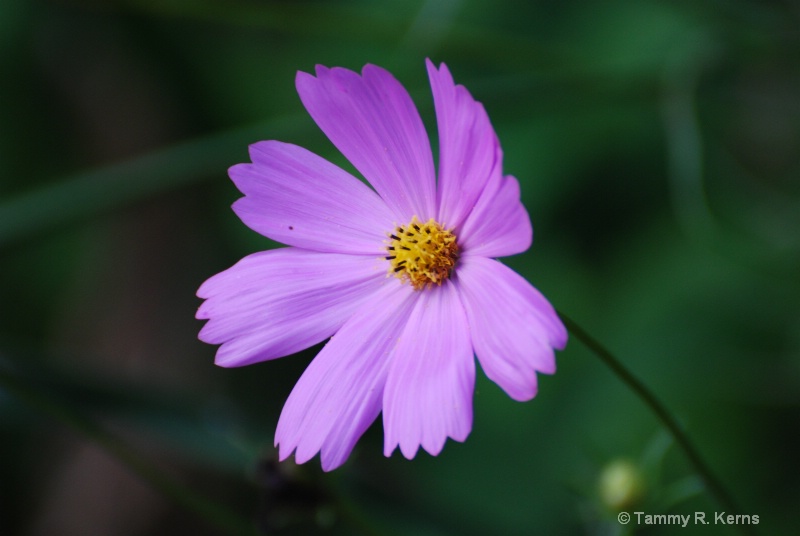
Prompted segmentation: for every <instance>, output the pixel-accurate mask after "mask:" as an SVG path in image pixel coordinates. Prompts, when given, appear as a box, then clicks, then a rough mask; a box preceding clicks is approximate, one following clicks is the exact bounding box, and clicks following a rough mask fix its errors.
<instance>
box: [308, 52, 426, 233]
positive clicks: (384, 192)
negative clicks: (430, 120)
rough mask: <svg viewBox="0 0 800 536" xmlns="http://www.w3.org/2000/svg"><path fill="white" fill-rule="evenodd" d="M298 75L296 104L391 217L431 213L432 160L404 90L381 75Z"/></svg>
mask: <svg viewBox="0 0 800 536" xmlns="http://www.w3.org/2000/svg"><path fill="white" fill-rule="evenodd" d="M316 74H317V76H316V77H314V76H312V75H310V74H308V73H303V72H298V73H297V79H296V85H297V92H298V93H299V94H300V99H301V100H302V101H303V105H305V107H306V109H307V110H308V113H310V114H311V117H313V118H314V121H316V123H317V125H319V127H320V128H321V129H322V131H323V132H325V134H326V135H327V136H328V138H329V139H330V140H331V142H333V144H334V145H335V146H336V147H337V148H338V149H339V150H340V151H341V152H342V154H344V156H346V157H347V159H348V160H350V162H352V164H353V165H354V166H355V167H356V168H357V169H358V170H359V171H360V172H361V173H362V174H363V175H364V177H365V178H366V179H367V180H368V181H369V182H370V183H371V184H372V186H373V187H374V188H375V190H376V191H377V192H378V193H379V194H380V195H381V197H382V198H383V200H384V201H385V202H386V204H387V205H389V206H390V207H391V208H392V209H393V210H394V212H395V215H396V217H397V218H398V221H397V223H407V222H409V221H411V218H412V216H417V217H418V218H419V219H420V220H422V221H427V219H428V218H433V217H434V216H435V215H436V214H435V206H434V204H435V199H436V197H435V190H434V189H435V181H436V179H435V176H434V170H433V156H432V155H431V148H430V142H429V141H428V135H427V133H426V132H425V127H424V125H423V124H422V120H421V119H420V117H419V113H418V112H417V109H416V107H415V106H414V103H413V102H412V101H411V97H409V95H408V93H407V92H406V90H405V89H404V88H403V86H401V85H400V83H399V82H398V81H397V80H396V79H395V78H394V77H393V76H392V75H391V74H390V73H389V72H387V71H385V70H384V69H381V68H380V67H376V66H375V65H367V66H365V67H364V69H363V71H362V74H361V76H359V75H358V74H357V73H354V72H353V71H349V70H347V69H342V68H340V67H334V68H333V69H328V68H326V67H323V66H321V65H318V66H317V69H316Z"/></svg>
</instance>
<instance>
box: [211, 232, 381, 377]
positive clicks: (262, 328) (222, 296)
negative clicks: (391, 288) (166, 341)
mask: <svg viewBox="0 0 800 536" xmlns="http://www.w3.org/2000/svg"><path fill="white" fill-rule="evenodd" d="M386 270H387V267H386V261H383V260H377V259H375V258H372V257H368V256H363V255H341V254H335V253H317V252H311V251H306V250H301V249H296V248H282V249H276V250H271V251H262V252H260V253H254V254H252V255H249V256H247V257H245V258H244V259H242V260H241V261H239V262H238V263H236V264H235V265H234V266H232V267H230V268H228V269H227V270H225V271H224V272H221V273H219V274H217V275H215V276H214V277H212V278H210V279H209V280H208V281H206V282H205V283H203V285H202V286H201V287H200V289H199V290H198V291H197V295H198V296H200V297H201V298H205V299H206V301H205V302H204V303H203V304H202V305H201V306H200V308H199V309H198V311H197V318H201V319H209V320H208V322H207V323H206V325H205V326H203V329H202V330H201V331H200V339H201V340H202V341H205V342H207V343H211V344H222V346H221V347H220V348H219V350H218V351H217V357H216V363H217V365H220V366H223V367H240V366H243V365H249V364H251V363H256V362H259V361H265V360H267V359H274V358H276V357H283V356H286V355H289V354H293V353H295V352H298V351H300V350H302V349H304V348H308V347H309V346H312V345H314V344H317V343H319V342H321V341H324V340H325V339H327V338H328V337H330V336H331V335H333V334H334V333H335V332H336V330H337V329H339V328H340V327H341V326H342V324H343V323H344V321H345V320H346V319H347V318H348V317H349V316H350V315H351V314H352V312H353V311H355V310H356V309H357V308H358V307H359V306H360V305H361V304H362V303H363V302H364V301H365V300H366V299H368V298H369V297H370V296H371V295H372V294H373V293H374V292H375V291H376V290H377V289H378V288H379V287H380V286H381V285H382V284H383V283H384V282H385V281H386Z"/></svg>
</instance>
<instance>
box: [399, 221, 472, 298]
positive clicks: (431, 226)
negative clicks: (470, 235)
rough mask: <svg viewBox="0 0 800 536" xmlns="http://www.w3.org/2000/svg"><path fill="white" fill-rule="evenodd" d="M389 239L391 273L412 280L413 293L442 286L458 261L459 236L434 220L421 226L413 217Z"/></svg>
mask: <svg viewBox="0 0 800 536" xmlns="http://www.w3.org/2000/svg"><path fill="white" fill-rule="evenodd" d="M389 238H390V239H391V242H390V243H389V246H388V247H387V249H388V251H389V255H388V256H387V257H386V259H387V260H389V261H391V267H390V268H389V270H390V273H394V274H395V275H396V276H397V277H399V278H400V279H401V280H403V281H409V282H410V283H411V285H412V286H413V287H414V290H422V289H423V288H425V287H432V286H433V285H441V284H442V282H443V281H444V280H446V279H447V278H448V277H450V273H451V272H452V271H453V267H454V266H455V264H456V260H457V259H458V244H457V243H456V236H455V235H454V234H453V233H452V232H450V231H448V230H446V229H444V228H443V227H442V226H441V225H440V224H439V223H438V222H436V221H435V220H433V218H431V219H430V220H428V222H427V223H422V222H420V221H419V220H418V219H417V217H416V216H414V217H413V218H411V223H409V224H408V225H405V226H403V225H401V226H399V227H397V228H396V229H395V230H394V232H393V233H391V234H389Z"/></svg>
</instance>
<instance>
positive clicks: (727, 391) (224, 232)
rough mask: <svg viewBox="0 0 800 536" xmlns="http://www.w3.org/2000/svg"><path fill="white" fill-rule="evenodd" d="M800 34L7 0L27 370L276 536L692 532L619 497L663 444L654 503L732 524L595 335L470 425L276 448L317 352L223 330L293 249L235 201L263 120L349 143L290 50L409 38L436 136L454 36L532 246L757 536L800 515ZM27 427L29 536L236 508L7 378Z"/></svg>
mask: <svg viewBox="0 0 800 536" xmlns="http://www.w3.org/2000/svg"><path fill="white" fill-rule="evenodd" d="M799 29H800V7H798V4H796V3H794V2H791V1H789V0H786V1H779V0H773V1H768V2H755V1H745V0H727V1H726V0H702V1H693V2H689V1H687V0H683V1H676V2H667V1H665V0H663V1H657V0H612V1H600V0H585V1H583V2H555V1H540V2H529V3H522V2H511V1H500V2H497V1H494V0H463V1H459V0H442V1H428V2H425V1H418V0H390V1H388V2H380V3H377V2H367V1H364V0H361V1H358V0H353V1H344V2H336V1H322V0H319V1H315V2H306V1H299V2H291V1H289V0H284V1H281V2H276V1H257V0H236V1H223V0H199V1H195V0H192V1H189V0H161V1H158V2H156V1H147V0H116V1H114V0H107V1H100V0H60V1H57V0H51V1H43V0H33V1H31V0H4V1H3V2H2V3H0V72H2V73H3V76H2V77H0V95H1V96H2V98H0V248H2V249H0V273H2V282H0V304H2V307H1V308H0V367H1V368H2V370H3V371H6V372H8V373H9V374H13V375H14V376H15V377H17V378H23V379H25V381H27V382H29V383H30V384H31V385H32V386H33V387H32V388H35V389H36V390H38V391H41V392H43V393H47V396H48V397H50V398H51V399H52V400H56V401H58V403H59V404H64V405H65V407H68V408H72V410H74V411H78V412H81V413H82V414H85V415H87V416H89V417H91V418H92V419H93V420H95V421H96V422H99V423H101V424H102V425H103V426H105V427H107V428H108V429H109V430H112V431H113V432H114V433H115V434H117V435H118V436H119V437H121V438H123V439H124V441H126V443H127V444H128V445H129V446H130V448H132V449H135V450H136V451H137V452H140V453H141V454H142V455H143V456H146V457H147V458H148V459H150V460H152V463H153V464H155V466H156V467H159V468H161V470H163V471H164V473H165V474H168V475H170V476H171V477H174V478H175V479H176V480H177V481H180V482H182V483H183V484H185V485H187V486H189V487H190V488H192V489H193V490H195V491H196V492H197V493H198V494H200V495H202V496H205V497H207V498H209V499H211V500H215V501H217V502H219V503H221V504H226V505H228V506H229V507H230V508H231V509H232V510H234V511H236V512H238V513H239V514H240V515H241V516H243V517H244V518H246V519H250V520H252V522H253V523H254V525H255V526H257V527H260V528H261V529H263V530H265V531H269V533H276V534H311V533H315V532H320V533H324V534H358V533H365V534H367V533H372V534H384V533H385V534H398V535H400V534H415V535H442V534H460V535H461V534H463V535H479V534H481V535H482V534H510V535H523V534H532V533H537V534H604V535H605V534H623V533H632V532H633V531H635V529H637V528H638V529H640V532H641V533H642V534H672V533H673V532H674V530H675V528H674V527H641V526H640V527H636V526H635V525H633V524H631V525H629V526H627V527H622V526H620V525H619V524H618V523H617V522H616V512H615V511H613V510H612V509H609V507H608V506H607V505H606V506H604V503H603V501H602V499H601V496H600V493H599V485H600V484H599V482H600V479H601V475H602V474H603V473H604V471H606V470H607V468H608V467H609V464H613V463H614V462H615V460H618V459H627V460H632V462H631V463H633V464H634V467H636V465H635V464H641V466H640V469H641V470H642V471H643V473H642V475H643V478H644V485H643V491H642V495H641V497H638V498H637V500H638V501H640V502H639V503H637V504H641V505H642V506H641V508H643V509H646V511H648V512H649V513H680V514H686V513H693V512H695V511H704V512H709V513H710V514H709V517H713V512H714V511H716V509H717V505H716V504H714V503H713V502H711V501H710V499H709V498H708V496H707V495H705V494H704V493H703V490H702V489H701V487H700V486H699V485H698V483H697V481H696V479H695V478H694V476H693V475H692V473H691V471H690V467H689V466H688V464H687V463H686V460H685V459H684V458H683V457H682V455H681V453H680V452H679V451H677V450H676V449H675V448H674V446H671V445H670V443H669V441H668V440H665V439H664V437H663V431H661V430H660V428H659V425H658V423H657V422H656V420H655V418H654V417H653V415H652V414H651V413H649V412H648V410H647V409H646V408H645V407H644V406H643V405H642V404H641V403H640V401H639V400H638V399H636V398H635V397H634V396H633V395H632V394H631V392H630V391H628V390H627V389H626V388H625V387H624V386H623V385H622V384H621V383H620V382H619V381H617V379H616V378H615V377H614V376H613V375H611V374H610V373H609V371H608V370H607V369H605V368H603V366H602V365H601V364H600V363H599V361H597V360H596V359H595V358H594V357H593V356H591V355H590V354H589V353H588V352H587V351H586V350H585V349H584V348H582V347H581V345H580V344H578V343H577V341H574V340H573V341H572V342H571V344H570V345H569V346H568V348H567V350H566V351H565V352H563V353H561V354H559V365H560V368H559V372H558V373H557V374H556V375H554V376H552V377H543V378H541V381H540V391H539V395H538V396H537V398H536V399H535V400H534V401H533V402H531V403H526V404H519V403H516V402H514V401H512V400H510V399H509V398H508V397H507V396H506V395H505V394H504V393H503V392H502V391H501V390H500V389H499V388H498V387H496V386H495V385H494V384H492V383H491V382H489V381H488V380H487V379H486V378H485V377H479V379H478V383H477V389H476V394H475V423H474V428H473V432H472V434H471V436H470V437H469V439H468V440H467V442H466V443H464V444H457V443H454V442H452V441H451V442H448V444H447V446H446V447H445V449H444V452H443V453H442V454H441V455H440V456H439V457H437V458H432V457H430V456H428V455H426V454H424V453H423V454H420V455H418V456H417V459H415V460H414V461H412V462H409V461H407V460H405V459H403V458H402V456H400V455H399V454H395V455H394V456H393V457H391V458H388V459H387V458H384V457H383V455H382V448H381V441H382V431H381V428H380V422H379V423H378V424H377V425H376V426H373V427H372V428H371V429H370V430H369V431H368V432H367V434H366V435H365V437H364V438H363V439H362V441H361V442H360V443H359V445H358V446H357V447H356V450H355V451H354V453H353V456H352V457H351V460H350V461H349V462H348V463H347V464H346V465H345V466H344V467H343V468H342V469H340V470H337V471H335V472H334V473H331V474H323V473H322V472H321V471H320V469H319V465H318V462H317V461H316V460H315V461H312V462H310V463H309V464H306V465H305V466H300V467H298V466H295V465H293V464H292V463H291V462H285V463H283V464H276V463H275V450H274V449H273V447H272V434H273V431H274V429H275V424H276V422H277V418H278V416H279V414H280V409H281V407H282V404H283V401H284V400H285V399H286V397H287V395H288V393H289V391H290V390H291V388H292V386H293V384H294V382H295V381H296V379H297V378H298V377H299V375H300V374H301V372H302V370H303V369H304V367H305V365H306V364H307V363H308V361H309V360H310V359H311V357H312V356H313V355H314V354H315V353H316V352H317V351H318V350H319V348H318V347H317V348H312V349H310V350H308V351H306V352H302V353H301V354H299V355H297V356H293V357H290V358H286V359H282V360H277V361H273V362H270V363H264V364H260V365H256V366H251V367H247V368H244V369H232V370H226V369H220V368H216V367H214V366H213V355H214V351H215V349H214V348H213V347H210V346H207V345H204V344H202V343H200V342H199V341H198V340H197V338H196V334H197V331H198V330H199V328H200V323H199V322H197V321H196V320H194V318H193V316H194V311H195V308H196V307H197V306H198V304H199V300H198V299H196V298H195V297H194V293H195V290H196V289H197V287H198V286H199V285H200V283H202V281H203V280H204V279H205V278H207V277H209V276H211V275H213V274H214V273H217V272H218V271H220V270H222V269H224V268H227V267H228V266H230V265H231V264H233V263H234V262H235V261H236V260H238V259H239V258H240V257H242V256H243V255H245V254H247V253H250V252H253V251H258V250H260V249H265V248H268V247H273V246H274V244H273V243H271V242H270V241H268V240H266V239H264V238H263V237H260V236H258V235H256V234H255V233H253V232H252V231H249V230H248V229H247V228H246V227H245V226H244V225H242V224H241V223H240V222H239V221H238V220H237V218H236V217H235V215H234V214H233V212H232V211H230V209H229V206H230V203H231V202H233V200H235V199H236V198H237V196H238V195H237V192H236V190H235V188H234V187H233V185H232V184H231V183H230V181H229V180H228V179H227V178H226V168H227V167H228V166H230V165H233V164H235V163H237V162H242V161H245V160H246V159H247V152H246V150H247V144H248V143H252V142H255V141H257V140H260V139H280V140H283V141H289V142H293V143H297V144H299V145H302V146H304V147H307V148H309V149H311V150H313V151H314V152H317V153H318V154H321V155H322V156H324V157H326V158H328V159H330V160H331V161H333V162H336V163H337V164H339V165H342V166H343V167H345V168H348V169H352V167H351V166H350V165H349V164H348V163H347V162H345V161H344V159H343V157H342V156H341V155H339V154H338V153H337V152H336V151H335V149H334V148H333V147H332V145H331V144H330V143H329V142H328V141H327V140H326V139H325V137H324V136H323V135H322V134H321V132H319V130H318V129H317V128H316V126H315V125H314V123H313V121H312V120H311V118H310V117H309V116H308V115H307V114H306V113H305V111H304V109H303V107H302V105H301V103H300V101H299V99H298V98H297V95H296V93H295V89H294V76H295V72H296V71H297V70H303V71H310V70H312V69H313V66H314V65H315V64H317V63H321V64H325V65H339V66H345V67H348V68H351V69H355V70H359V69H360V68H361V67H362V66H363V65H364V64H365V63H375V64H378V65H381V66H383V67H385V68H387V69H389V70H390V71H392V73H393V74H394V75H395V76H396V77H397V78H398V79H399V80H400V81H401V82H402V83H403V84H404V85H405V86H406V87H407V88H408V89H409V91H410V92H411V94H412V96H413V98H414V99H415V101H416V102H417V104H418V106H419V108H420V111H421V113H422V115H423V118H424V120H425V122H426V124H427V125H428V127H429V132H434V131H433V128H434V115H433V108H432V99H431V97H430V90H429V88H428V83H427V79H426V74H425V69H424V58H426V57H430V58H431V59H433V60H434V61H436V62H440V61H444V62H446V63H447V64H448V66H449V67H450V69H451V71H452V72H453V75H454V77H455V79H456V81H457V82H459V83H462V84H464V85H465V86H467V88H469V89H470V91H471V92H472V94H473V95H474V96H475V97H476V98H477V99H478V100H480V101H481V102H483V103H484V104H485V106H486V108H487V110H488V112H489V115H490V117H491V119H492V122H493V124H494V126H495V129H496V130H497V133H498V136H499V138H500V140H501V142H502V144H503V149H504V153H505V169H506V171H507V172H508V173H512V174H514V175H515V176H516V177H518V178H519V179H520V182H521V185H522V192H523V198H524V201H525V203H526V206H527V207H528V210H529V212H530V214H531V217H532V220H533V223H534V227H535V229H536V242H535V244H534V247H533V249H532V250H531V251H529V252H527V253H525V254H523V255H520V256H518V257H514V258H511V259H508V264H510V265H511V266H513V267H514V268H515V269H517V270H519V271H520V272H521V273H522V274H523V275H525V276H526V277H527V278H529V280H530V281H532V282H533V283H534V284H535V285H536V286H537V287H538V288H539V289H540V290H542V291H543V292H544V293H545V295H547V296H548V297H549V298H550V299H551V301H552V302H553V303H554V304H555V305H556V307H557V308H559V309H560V310H563V311H565V312H567V313H568V314H569V315H570V316H572V317H573V318H574V319H576V320H577V321H579V322H580V323H582V324H583V325H584V326H585V327H586V328H587V330H588V331H589V332H590V333H592V334H593V335H594V336H595V337H597V338H598V339H599V340H601V341H603V342H604V344H606V345H607V346H608V347H609V348H611V349H612V350H613V351H615V352H616V353H617V355H618V356H620V358H621V360H622V361H623V362H625V364H626V365H627V366H628V367H629V368H630V369H631V370H632V371H633V372H634V373H635V374H636V375H637V376H638V377H640V378H641V379H643V380H644V382H645V383H646V384H648V385H649V386H650V388H651V389H653V390H654V391H655V393H657V394H658V395H659V397H661V398H662V399H663V400H664V401H665V403H666V404H667V405H668V406H669V407H670V408H671V409H672V410H673V411H674V412H675V413H676V415H677V417H678V419H679V420H680V421H681V422H682V423H683V424H684V426H685V428H686V430H687V431H688V433H689V435H691V436H692V437H693V439H694V440H695V442H696V444H697V446H698V448H699V449H700V451H701V452H702V453H703V454H704V456H705V458H706V459H707V460H708V461H709V463H710V464H711V466H712V467H713V468H714V469H715V470H716V472H717V473H718V474H719V475H720V477H721V479H722V480H723V482H725V483H726V484H727V485H728V486H729V487H730V489H731V491H732V493H733V494H734V495H735V496H736V497H737V498H738V500H739V502H740V503H741V505H742V508H743V511H744V513H747V514H756V515H759V517H760V526H759V527H756V528H757V529H759V532H760V533H762V534H791V533H794V532H796V529H797V520H796V516H795V515H794V508H795V507H796V505H797V504H798V503H800V478H798V477H800V463H798V458H797V456H796V453H797V451H798V449H800V440H798V437H800V436H798V435H797V433H796V431H797V430H798V428H800V278H798V273H800V181H799V180H798V179H799V178H800V175H799V172H800V150H798V148H799V147H800V30H799ZM432 136H433V134H432ZM0 431H1V432H2V437H3V440H2V441H0V459H2V460H3V461H2V462H1V463H0V483H2V484H0V533H1V534H24V535H29V534H30V535H40V534H41V535H49V534H63V535H71V534H76V535H77V534H81V535H83V534H115V535H122V536H125V535H131V536H134V535H140V534H173V533H176V532H179V533H193V534H198V535H202V534H216V533H217V532H216V531H217V528H216V527H214V526H211V525H209V524H208V523H206V522H205V521H204V520H203V519H201V518H199V517H197V516H196V515H194V514H192V513H191V512H187V511H184V510H182V509H179V508H177V507H176V506H175V505H174V504H173V503H172V502H170V501H168V500H167V499H165V498H164V497H163V496H162V495H160V494H159V493H158V492H156V491H154V490H153V489H151V488H150V487H148V486H146V485H144V484H143V483H142V482H141V481H140V480H138V478H137V477H136V476H135V475H134V474H133V473H131V472H130V471H129V470H128V469H127V468H126V467H125V466H124V465H121V464H120V462H119V461H118V460H116V459H114V458H111V457H109V455H108V453H107V452H105V451H102V450H99V449H98V448H97V446H96V445H95V444H94V443H92V442H91V441H90V440H89V438H87V437H86V436H83V435H81V434H80V433H78V432H76V430H73V429H71V428H69V427H66V426H64V425H63V424H61V423H59V422H58V421H57V420H54V419H53V418H52V416H49V415H47V414H45V413H39V412H37V411H36V409H35V408H34V407H31V406H28V405H26V404H25V403H24V401H23V400H21V399H19V398H17V397H15V396H12V393H11V392H9V391H4V390H2V389H0ZM625 531H628V532H625ZM682 531H683V532H682V533H685V534H734V533H735V531H733V530H731V529H730V528H727V527H721V526H693V525H691V524H690V525H689V526H688V527H687V528H686V529H682Z"/></svg>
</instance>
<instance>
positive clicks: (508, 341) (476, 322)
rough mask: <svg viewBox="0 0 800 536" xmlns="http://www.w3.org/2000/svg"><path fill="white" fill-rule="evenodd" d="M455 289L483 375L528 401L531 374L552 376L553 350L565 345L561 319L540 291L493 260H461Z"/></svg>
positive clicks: (532, 384)
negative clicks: (461, 303)
mask: <svg viewBox="0 0 800 536" xmlns="http://www.w3.org/2000/svg"><path fill="white" fill-rule="evenodd" d="M457 284H458V289H459V291H460V295H461V299H462V302H463V304H464V309H465V310H466V313H467V319H468V320H469V328H470V333H471V334H472V344H473V346H474V348H475V353H476V354H477V356H478V360H479V361H480V363H481V367H482V368H483V370H484V372H485V373H486V376H488V377H489V379H491V380H492V381H494V382H495V383H497V384H498V385H499V386H500V387H502V388H503V390H505V392H506V393H508V395H509V396H510V397H511V398H513V399H515V400H530V399H531V398H533V397H534V396H535V395H536V372H543V373H545V374H552V373H553V372H555V370H556V362H555V356H554V352H553V348H556V349H559V350H560V349H563V348H564V346H565V345H566V343H567V331H566V329H565V328H564V325H563V324H562V323H561V319H560V318H558V315H557V314H556V312H555V310H554V309H553V307H552V306H551V305H550V303H549V302H548V301H547V299H545V297H544V296H542V295H541V294H540V293H539V291H537V290H536V289H535V288H533V287H532V286H531V284H530V283H528V282H527V281H526V280H525V279H523V278H522V277H521V276H520V275H519V274H517V273H516V272H514V271H513V270H511V269H510V268H507V267H506V266H504V265H502V264H500V263H499V262H497V261H495V260H492V259H487V258H483V257H473V256H467V257H464V258H462V259H461V262H460V264H459V266H458V282H457Z"/></svg>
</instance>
